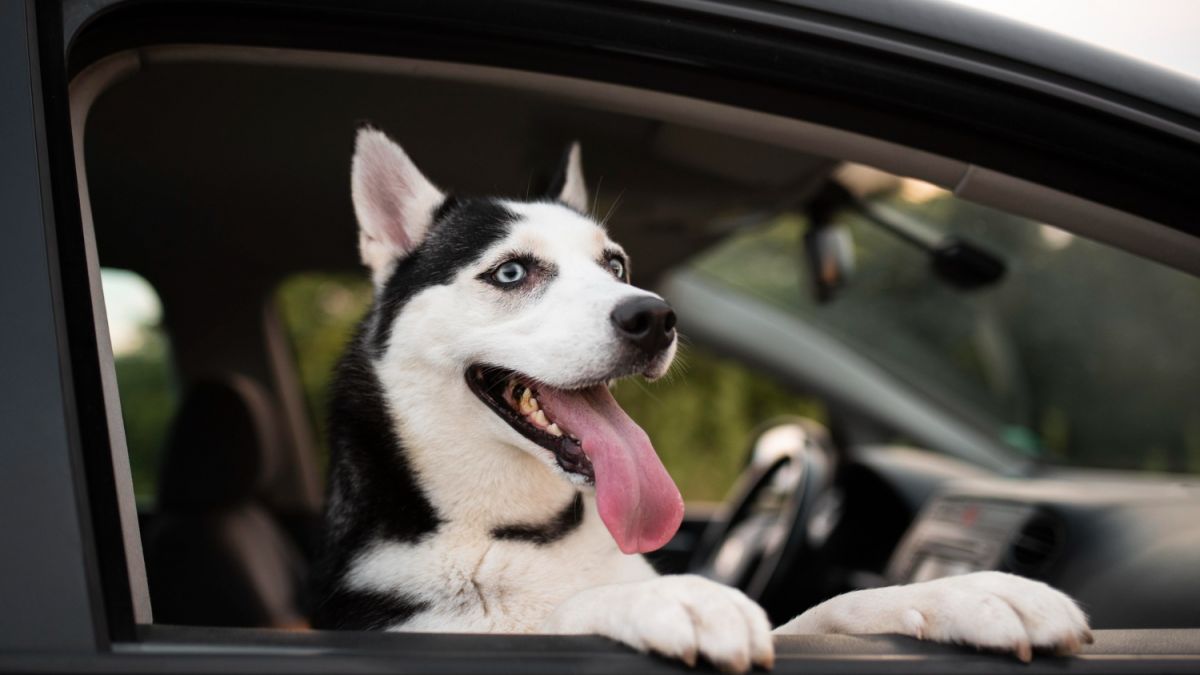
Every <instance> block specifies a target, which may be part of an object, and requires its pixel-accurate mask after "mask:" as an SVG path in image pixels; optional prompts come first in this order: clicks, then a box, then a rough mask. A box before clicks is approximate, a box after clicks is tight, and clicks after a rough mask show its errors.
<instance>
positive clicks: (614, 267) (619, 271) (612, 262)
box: [608, 258, 625, 279]
mask: <svg viewBox="0 0 1200 675" xmlns="http://www.w3.org/2000/svg"><path fill="white" fill-rule="evenodd" d="M608 270H609V271H610V272H612V273H613V276H615V277H616V278H618V279H624V278H625V263H624V261H622V260H621V259H620V258H609V259H608Z"/></svg>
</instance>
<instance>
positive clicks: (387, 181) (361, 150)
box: [350, 127, 445, 286]
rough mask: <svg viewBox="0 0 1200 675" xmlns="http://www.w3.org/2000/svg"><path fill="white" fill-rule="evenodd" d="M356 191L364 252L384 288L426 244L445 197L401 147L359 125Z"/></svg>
mask: <svg viewBox="0 0 1200 675" xmlns="http://www.w3.org/2000/svg"><path fill="white" fill-rule="evenodd" d="M350 192H351V196H352V197H353V200H354V215H355V216H356V217H357V218H358V249H359V255H361V256H362V261H363V264H364V265H366V266H367V267H369V268H370V269H371V276H372V278H373V279H374V280H375V284H376V286H378V285H380V284H382V283H383V282H384V281H386V280H387V274H388V272H389V271H390V270H391V268H392V265H393V263H394V262H395V261H396V260H398V259H400V258H403V257H404V256H405V255H407V254H408V253H409V251H411V250H412V249H413V248H415V247H416V246H417V245H418V244H420V243H421V240H422V239H423V238H424V237H425V233H426V231H427V230H428V229H429V226H430V224H431V223H432V221H433V214H434V210H435V209H436V208H437V207H438V205H439V204H441V203H442V201H443V200H444V199H445V197H444V195H442V193H441V191H439V190H438V189H437V188H436V187H434V185H433V183H431V182H429V179H428V178H426V177H425V176H424V175H422V174H421V171H420V169H418V168H417V166H416V165H415V164H413V162H412V160H411V159H409V158H408V155H407V154H405V152H404V150H403V149H402V148H401V147H400V146H399V145H397V144H396V143H395V142H394V141H392V139H390V138H388V137H387V135H386V134H384V133H383V132H382V131H379V130H378V129H374V128H371V127H363V128H362V129H359V131H358V138H357V139H356V140H355V143H354V160H353V162H352V167H351V170H350Z"/></svg>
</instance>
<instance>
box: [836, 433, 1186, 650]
mask: <svg viewBox="0 0 1200 675" xmlns="http://www.w3.org/2000/svg"><path fill="white" fill-rule="evenodd" d="M859 465H860V467H863V468H864V469H865V470H867V471H870V472H872V473H874V474H875V475H876V476H877V478H878V481H877V483H876V485H879V484H882V485H886V486H888V488H889V489H890V490H892V491H894V493H895V496H896V499H897V500H898V501H902V502H904V503H906V504H908V505H909V506H910V507H911V508H912V510H913V511H914V512H915V513H916V516H915V517H914V518H913V519H912V522H911V524H910V525H909V526H908V527H907V529H906V530H905V531H904V534H903V536H901V537H900V538H899V541H898V543H897V544H896V545H895V547H894V550H893V552H892V553H891V555H890V557H889V559H888V560H887V563H886V566H885V567H884V570H883V578H882V579H881V580H880V581H881V582H882V583H889V584H894V583H911V582H916V581H924V580H927V579H934V578H939V577H944V576H951V575H956V574H965V573H969V572H974V571H980V570H999V571H1004V572H1011V573H1014V574H1020V575H1022V576H1026V577H1030V578H1033V579H1038V580H1041V581H1044V582H1046V583H1048V584H1050V585H1052V586H1054V587H1056V588H1059V589H1061V590H1063V591H1065V592H1067V593H1068V594H1070V595H1072V596H1073V597H1075V598H1076V599H1077V600H1078V601H1079V602H1080V604H1081V606H1082V607H1084V609H1085V611H1087V612H1088V614H1089V615H1090V616H1091V619H1092V624H1093V626H1094V627H1096V628H1194V627H1200V482H1198V481H1194V480H1189V479H1188V478H1187V477H1179V476H1166V475H1158V476H1154V475H1146V474H1130V473H1121V472H1101V471H1093V470H1063V469H1053V470H1045V471H1043V472H1041V473H1039V474H1038V475H1036V476H1033V477H1013V478H998V477H994V476H989V475H984V474H982V473H981V472H980V471H979V470H977V469H974V468H973V467H969V466H966V465H963V466H955V465H954V460H948V459H947V458H945V457H944V456H939V455H935V454H933V453H927V452H923V451H914V450H910V449H905V450H903V451H899V452H895V451H892V450H888V451H883V452H877V453H869V454H867V455H865V456H864V457H862V458H860V461H859ZM849 498H850V499H853V497H852V496H851V497H849Z"/></svg>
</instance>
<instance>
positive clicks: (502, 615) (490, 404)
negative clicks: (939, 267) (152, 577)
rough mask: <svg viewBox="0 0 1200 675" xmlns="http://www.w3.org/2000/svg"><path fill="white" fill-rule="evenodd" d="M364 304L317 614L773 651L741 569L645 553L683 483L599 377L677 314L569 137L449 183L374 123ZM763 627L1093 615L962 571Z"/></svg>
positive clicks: (364, 232) (962, 625)
mask: <svg viewBox="0 0 1200 675" xmlns="http://www.w3.org/2000/svg"><path fill="white" fill-rule="evenodd" d="M351 174H352V175H351V187H352V195H353V202H354V211H355V214H356V216H357V218H358V223H359V250H360V253H361V256H362V260H363V262H364V263H365V264H366V266H367V267H368V268H369V269H370V272H371V277H372V279H373V281H374V287H375V299H374V304H373V306H372V308H371V310H370V312H369V313H368V314H367V316H366V318H365V319H364V320H363V321H362V324H361V325H360V327H359V329H358V332H357V334H356V336H355V337H354V339H353V341H352V342H351V344H350V345H349V347H348V348H347V351H346V353H345V356H344V357H343V359H342V361H341V363H340V365H339V366H338V369H337V374H336V381H335V384H334V388H333V391H332V410H331V417H330V427H331V441H332V449H333V457H332V469H331V476H330V483H329V500H328V507H327V517H326V521H327V541H326V552H325V555H324V557H323V560H322V561H321V564H320V566H319V570H318V590H317V598H316V600H317V607H316V610H315V616H314V625H315V626H316V627H318V628H346V629H379V630H404V631H449V632H513V633H535V632H538V633H560V634H561V633H574V634H579V633H595V634H600V635H604V636H608V637H610V638H613V639H615V640H618V641H620V642H623V643H625V644H627V645H629V646H631V647H633V648H635V649H639V650H643V651H653V652H656V653H659V654H662V655H665V656H668V657H674V658H678V659H682V660H683V661H686V662H687V663H689V664H692V663H695V662H696V660H697V658H700V657H703V658H704V659H707V660H708V661H710V662H711V663H714V664H716V665H717V666H719V667H721V668H722V669H726V670H733V671H745V670H747V669H749V668H750V667H751V666H752V665H758V666H762V667H770V666H771V664H772V661H773V658H774V652H773V646H772V641H771V626H770V625H769V623H768V621H767V617H766V615H765V614H764V612H763V611H762V610H761V609H760V608H759V607H758V605H756V604H755V603H754V602H752V601H751V600H749V599H748V598H747V597H746V596H744V595H743V594H742V593H740V592H738V591H737V590H735V589H732V588H728V587H725V586H722V585H720V584H717V583H715V582H712V581H709V580H707V579H703V578H700V577H697V576H659V575H658V574H656V573H655V571H654V570H653V569H652V568H651V567H650V565H649V564H648V563H647V562H646V561H645V560H644V559H643V558H642V556H641V555H639V554H641V553H645V552H647V551H652V550H654V549H657V548H659V547H660V546H662V545H663V544H665V543H666V542H667V540H669V539H670V538H671V536H672V535H673V534H674V533H675V531H676V529H677V528H678V527H679V524H680V522H681V520H682V518H683V500H682V499H681V497H680V495H679V491H678V490H677V489H676V487H675V484H674V483H673V482H672V481H671V478H670V476H668V475H667V472H666V470H665V469H664V468H663V465H662V463H661V462H660V461H659V459H658V456H657V455H656V454H655V452H654V448H653V447H651V445H650V440H649V439H648V438H647V437H646V434H645V433H644V432H643V431H642V430H641V428H639V427H638V426H637V425H636V424H635V423H634V422H633V420H631V419H630V418H629V417H628V416H627V415H626V414H625V413H624V412H623V411H622V410H621V408H620V407H619V406H618V405H617V403H616V401H614V400H613V397H612V395H611V394H610V393H609V388H608V387H609V383H611V382H612V381H614V380H617V379H619V378H623V377H628V376H643V377H646V378H649V379H654V378H657V377H660V376H662V375H663V374H664V373H666V372H667V368H668V367H669V366H670V364H671V360H672V358H673V357H674V355H675V348H676V344H677V338H676V332H675V315H674V314H673V313H672V311H671V308H670V307H669V306H668V305H667V304H666V303H665V302H664V301H663V300H662V298H660V297H658V296H657V295H655V294H653V293H650V292H648V291H645V290H641V289H638V288H635V287H634V286H631V285H630V283H629V260H628V258H627V256H626V254H625V252H624V250H622V248H621V247H620V246H619V245H618V244H617V243H615V242H613V241H612V240H611V239H609V237H608V234H607V232H606V231H605V229H604V227H603V226H602V225H601V224H599V223H597V222H596V221H595V220H593V219H592V218H590V217H589V216H588V208H587V203H588V196H587V189H586V188H585V186H584V179H583V172H582V169H581V165H580V153H579V147H578V145H573V146H572V147H571V148H570V150H569V152H568V153H567V155H566V159H565V160H564V166H563V168H562V169H560V172H559V178H558V179H557V181H556V183H557V184H556V186H555V189H554V191H553V193H552V194H553V195H554V196H553V197H551V198H547V199H545V200H537V201H519V200H507V199H468V198H460V197H455V196H450V195H446V194H444V193H442V192H441V191H440V190H439V189H438V188H436V187H434V185H433V183H431V182H430V181H429V180H428V179H426V178H425V177H424V176H423V175H422V174H421V172H420V171H419V170H418V169H417V167H416V166H415V165H414V164H413V162H412V161H411V160H410V159H409V158H408V156H407V155H406V154H405V153H404V151H403V150H402V149H401V148H400V147H399V146H398V145H396V144H395V143H393V142H392V141H391V140H389V139H388V137H387V136H385V135H384V134H383V133H381V132H379V131H377V130H374V129H371V128H366V129H363V130H361V131H360V132H359V134H358V139H357V143H356V148H355V154H354V159H353V163H352V171H351ZM777 631H782V632H808V633H823V632H839V633H901V634H905V635H911V636H915V637H918V638H925V639H930V640H938V641H944V642H957V643H966V644H972V645H977V646H981V647H987V648H993V649H999V650H1007V651H1013V652H1016V653H1017V654H1018V655H1019V656H1020V657H1021V658H1023V659H1028V658H1030V655H1031V650H1032V648H1034V647H1039V648H1047V649H1056V650H1059V651H1060V652H1074V651H1077V650H1078V648H1079V645H1080V643H1081V642H1085V641H1087V640H1090V634H1089V632H1088V626H1087V620H1086V618H1085V617H1084V615H1083V613H1082V612H1081V611H1080V610H1079V609H1078V607H1076V605H1075V604H1074V603H1073V602H1072V601H1071V600H1070V599H1069V598H1067V597H1066V596H1065V595H1063V594H1061V593H1059V592H1057V591H1055V590H1052V589H1051V588H1049V587H1047V586H1045V585H1043V584H1040V583H1037V582H1033V581H1029V580H1026V579H1021V578H1018V577H1014V576H1009V575H1005V574H999V573H987V572H985V573H978V574H973V575H967V576H962V577H957V578H949V579H941V580H937V581H931V582H926V583H920V584H913V585H910V586H900V587H893V588H884V589H877V590H868V591H859V592H855V593H850V594H847V595H843V596H840V597H837V598H834V599H832V600H830V601H828V602H826V603H824V604H821V605H818V606H817V607H815V608H813V609H811V610H809V611H808V612H806V613H804V614H803V615H801V616H799V617H797V618H796V619H794V620H792V621H791V622H789V623H787V624H786V625H784V626H781V627H780V628H778V629H777Z"/></svg>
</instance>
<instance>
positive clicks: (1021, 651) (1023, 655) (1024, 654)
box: [1016, 642, 1033, 663]
mask: <svg viewBox="0 0 1200 675" xmlns="http://www.w3.org/2000/svg"><path fill="white" fill-rule="evenodd" d="M1016 654H1017V658H1018V659H1020V660H1021V662H1022V663H1029V662H1030V661H1032V660H1033V647H1032V646H1030V644H1029V643H1028V642H1020V643H1018V644H1017V645H1016Z"/></svg>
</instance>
